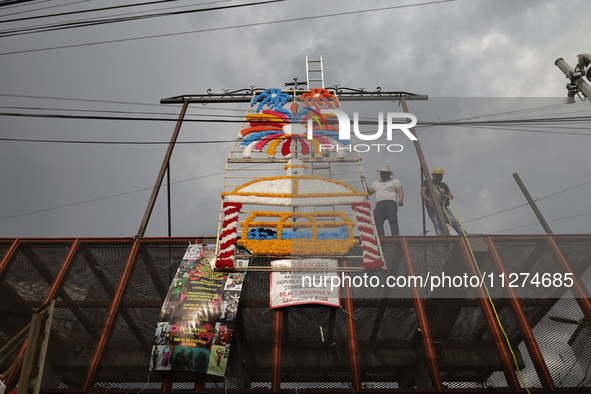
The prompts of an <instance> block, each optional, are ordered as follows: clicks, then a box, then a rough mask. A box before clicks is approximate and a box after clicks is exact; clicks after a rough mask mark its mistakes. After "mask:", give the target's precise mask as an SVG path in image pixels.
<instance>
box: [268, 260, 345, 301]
mask: <svg viewBox="0 0 591 394" xmlns="http://www.w3.org/2000/svg"><path fill="white" fill-rule="evenodd" d="M271 265H272V266H273V267H290V268H296V269H301V271H300V270H298V271H273V272H271V297H270V298H271V308H279V307H282V306H289V305H299V304H322V305H332V306H340V305H341V298H340V287H339V286H336V287H335V288H334V289H333V287H332V280H331V278H332V277H333V276H335V277H337V278H338V275H337V272H336V271H335V269H336V267H337V266H338V264H337V261H336V260H334V259H302V260H299V261H298V260H295V259H294V260H274V261H272V262H271ZM327 270H332V272H330V271H327Z"/></svg>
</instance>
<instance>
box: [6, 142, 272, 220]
mask: <svg viewBox="0 0 591 394" xmlns="http://www.w3.org/2000/svg"><path fill="white" fill-rule="evenodd" d="M232 142H234V141H232ZM261 165H263V164H262V163H257V164H253V165H250V166H246V167H244V168H253V167H258V166H261ZM224 174H225V171H222V172H216V173H213V174H207V175H202V176H198V177H194V178H188V179H183V180H181V181H176V182H170V184H171V185H177V184H179V183H185V182H190V181H195V180H198V179H203V178H209V177H212V176H217V175H224ZM164 186H168V184H162V185H161V186H160V188H163V187H164ZM153 189H154V187H146V188H143V189H136V190H132V191H129V192H123V193H118V194H112V195H109V196H104V197H98V198H93V199H90V200H85V201H79V202H75V203H71V204H65V205H60V206H57V207H52V208H45V209H40V210H37V211H32V212H26V213H21V214H18V215H12V216H5V217H2V218H0V221H2V220H7V219H14V218H17V217H21V216H28V215H33V214H36V213H41V212H47V211H53V210H56V209H62V208H68V207H72V206H75V205H81V204H86V203H90V202H95V201H100V200H106V199H109V198H114V197H120V196H125V195H128V194H133V193H139V192H143V191H147V190H153Z"/></svg>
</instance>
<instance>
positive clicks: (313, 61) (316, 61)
mask: <svg viewBox="0 0 591 394" xmlns="http://www.w3.org/2000/svg"><path fill="white" fill-rule="evenodd" d="M308 63H320V60H308Z"/></svg>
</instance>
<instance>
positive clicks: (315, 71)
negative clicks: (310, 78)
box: [308, 70, 322, 73]
mask: <svg viewBox="0 0 591 394" xmlns="http://www.w3.org/2000/svg"><path fill="white" fill-rule="evenodd" d="M308 72H310V73H321V72H322V70H308Z"/></svg>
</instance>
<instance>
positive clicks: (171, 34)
mask: <svg viewBox="0 0 591 394" xmlns="http://www.w3.org/2000/svg"><path fill="white" fill-rule="evenodd" d="M455 1H457V0H439V1H429V2H423V3H413V4H404V5H397V6H389V7H380V8H372V9H369V10H357V11H348V12H339V13H332V14H324V15H315V16H306V17H299V18H289V19H281V20H275V21H267V22H255V23H247V24H242V25H232V26H222V27H214V28H207V29H199V30H191V31H184V32H177V33H164V34H153V35H148V36H140V37H130V38H119V39H113V40H104V41H96V42H87V43H82V44H70V45H60V46H54V47H47V48H37V49H27V50H19V51H11V52H3V53H0V55H14V54H19V53H31V52H40V51H48V50H54V49H65V48H77V47H83V46H90V45H100V44H112V43H116V42H127V41H136V40H145V39H152V38H162V37H172V36H179V35H186V34H196V33H204V32H212V31H222V30H230V29H240V28H245V27H253V26H263V25H270V24H279V23H289V22H296V21H303V20H314V19H322V18H331V17H337V16H345V15H354V14H362V13H369V12H377V11H385V10H392V9H401V8H410V7H418V6H426V5H433V4H441V3H450V2H455Z"/></svg>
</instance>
